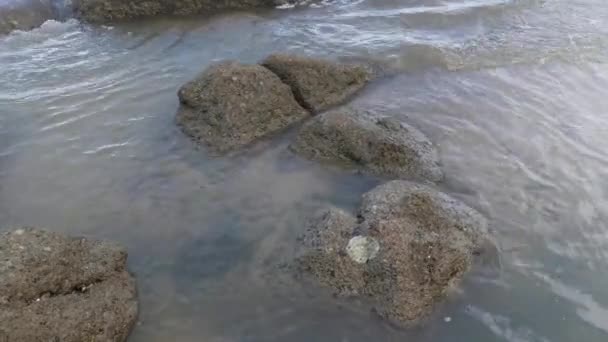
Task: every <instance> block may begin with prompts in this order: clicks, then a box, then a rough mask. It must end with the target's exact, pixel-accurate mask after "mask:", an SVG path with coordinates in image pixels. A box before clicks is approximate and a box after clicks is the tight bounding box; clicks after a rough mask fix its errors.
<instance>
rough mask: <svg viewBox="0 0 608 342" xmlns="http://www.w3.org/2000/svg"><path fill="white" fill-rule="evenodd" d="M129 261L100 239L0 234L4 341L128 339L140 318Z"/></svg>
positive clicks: (0, 333)
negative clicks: (138, 317) (128, 269)
mask: <svg viewBox="0 0 608 342" xmlns="http://www.w3.org/2000/svg"><path fill="white" fill-rule="evenodd" d="M126 259H127V253H126V252H125V251H124V250H123V249H122V248H120V247H118V246H116V245H113V244H111V243H108V242H103V241H93V240H87V239H78V238H70V237H66V236H63V235H60V234H56V233H52V232H48V231H44V230H36V229H32V228H26V229H18V230H16V231H13V232H9V233H3V234H0V275H1V276H0V341H5V340H6V341H62V342H82V341H112V342H115V341H116V342H118V341H126V339H127V337H128V335H129V333H130V331H131V328H132V326H133V324H134V323H135V320H136V318H137V299H136V287H135V280H134V279H133V277H132V276H131V275H130V274H129V273H128V272H127V270H126Z"/></svg>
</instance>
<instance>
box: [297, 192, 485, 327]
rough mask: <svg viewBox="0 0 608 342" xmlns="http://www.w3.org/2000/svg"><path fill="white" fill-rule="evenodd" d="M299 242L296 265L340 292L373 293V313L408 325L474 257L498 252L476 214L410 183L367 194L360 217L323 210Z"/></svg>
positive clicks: (454, 281)
mask: <svg viewBox="0 0 608 342" xmlns="http://www.w3.org/2000/svg"><path fill="white" fill-rule="evenodd" d="M301 241H302V242H303V243H302V244H301V246H302V249H303V251H302V252H301V253H300V256H299V257H298V258H297V260H296V266H297V267H296V269H297V270H298V271H301V272H303V273H304V274H308V275H310V276H312V278H313V279H314V280H316V281H318V282H319V283H320V284H322V285H324V286H326V287H328V288H329V289H331V290H332V291H333V293H334V294H335V295H337V296H341V297H344V296H359V297H364V298H367V299H370V300H371V302H372V303H373V306H374V309H375V311H376V312H377V313H378V314H380V315H381V316H382V317H384V318H386V319H388V320H390V321H392V322H394V323H398V324H402V325H405V326H408V325H412V324H414V323H417V322H419V321H420V320H422V319H424V318H425V317H427V316H428V314H429V313H430V312H431V311H432V309H433V307H434V306H435V305H436V304H438V303H439V302H440V301H441V300H442V299H443V298H444V297H445V296H446V293H447V292H448V290H449V289H450V288H451V287H453V286H454V285H456V284H457V283H458V282H459V281H460V280H461V279H462V277H463V276H464V274H465V273H466V272H467V271H468V270H469V269H470V268H471V266H472V263H473V258H474V256H476V255H479V254H482V253H486V252H489V253H492V252H495V250H494V249H487V250H486V246H489V245H491V244H489V243H488V242H489V241H490V240H489V238H488V229H487V221H486V219H485V218H484V217H483V216H482V215H481V214H479V213H478V212H476V211H475V210H474V209H471V208H470V207H468V206H467V205H465V204H464V203H461V202H460V201H457V200H455V199H453V198H451V197H450V196H448V195H446V194H444V193H441V192H438V191H437V190H434V189H433V188H431V187H429V186H426V185H420V184H416V183H412V182H407V181H391V182H388V183H386V184H384V185H381V186H379V187H377V188H375V189H373V190H372V191H370V192H368V193H367V194H365V195H364V196H363V201H362V205H361V207H360V209H359V213H358V220H357V219H355V217H354V216H353V215H350V214H348V213H345V212H343V211H341V210H337V209H330V210H328V211H327V212H326V213H324V214H323V215H322V216H321V217H320V219H317V220H315V221H314V222H313V224H312V225H311V226H310V227H309V228H308V230H307V232H306V233H305V235H304V236H303V237H302V239H301ZM311 242H312V243H311ZM354 251H356V252H354Z"/></svg>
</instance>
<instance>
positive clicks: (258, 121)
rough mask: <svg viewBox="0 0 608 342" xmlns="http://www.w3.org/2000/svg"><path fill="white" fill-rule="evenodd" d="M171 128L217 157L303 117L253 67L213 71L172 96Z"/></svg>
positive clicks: (268, 75) (265, 73)
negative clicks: (174, 98)
mask: <svg viewBox="0 0 608 342" xmlns="http://www.w3.org/2000/svg"><path fill="white" fill-rule="evenodd" d="M178 96H179V100H180V103H181V105H180V109H179V111H178V113H177V123H178V125H179V126H180V127H181V128H182V130H183V131H184V132H185V133H186V134H187V135H188V136H190V137H192V138H193V139H194V140H196V141H198V142H201V143H203V144H205V145H207V146H208V147H209V149H210V151H211V152H215V153H223V152H227V151H229V150H233V149H235V148H237V147H241V146H243V145H246V144H248V143H251V142H253V141H254V140H256V139H258V138H261V137H264V136H267V135H269V134H271V133H273V132H277V131H279V130H282V129H284V128H286V127H287V126H289V125H291V124H293V123H295V122H298V121H300V120H302V119H304V118H306V117H308V116H309V113H308V112H307V111H306V110H305V109H304V108H302V107H300V105H298V103H297V102H296V100H295V98H294V97H293V93H292V92H291V89H290V88H289V87H288V86H287V85H285V84H284V83H283V82H281V80H280V79H279V78H278V77H277V76H276V75H275V74H273V73H272V72H271V71H270V70H268V69H266V68H264V67H262V66H259V65H243V64H239V63H236V62H225V63H220V64H217V65H214V66H212V67H210V68H209V69H207V70H206V71H205V72H203V73H202V74H201V75H199V77H197V78H196V79H195V80H193V81H191V82H189V83H187V84H186V85H184V86H183V87H182V88H181V89H180V90H179V93H178Z"/></svg>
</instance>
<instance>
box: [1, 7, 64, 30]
mask: <svg viewBox="0 0 608 342" xmlns="http://www.w3.org/2000/svg"><path fill="white" fill-rule="evenodd" d="M54 17H55V13H54V10H53V6H52V3H51V1H50V0H17V1H9V2H6V3H4V2H1V1H0V34H6V33H9V32H11V31H13V30H31V29H33V28H35V27H38V26H40V25H42V23H44V22H45V21H47V20H49V19H53V18H54Z"/></svg>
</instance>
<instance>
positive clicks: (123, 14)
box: [73, 0, 290, 23]
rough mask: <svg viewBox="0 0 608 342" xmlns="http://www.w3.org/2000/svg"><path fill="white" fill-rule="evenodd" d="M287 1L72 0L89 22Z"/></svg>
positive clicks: (278, 3) (185, 13)
mask: <svg viewBox="0 0 608 342" xmlns="http://www.w3.org/2000/svg"><path fill="white" fill-rule="evenodd" d="M288 1H290V0H73V7H74V12H75V13H76V15H77V16H78V17H80V18H83V19H85V20H87V21H89V22H94V23H105V22H112V21H120V20H128V19H136V18H143V17H153V16H158V15H192V14H204V13H210V12H214V11H220V10H228V9H250V8H256V7H274V6H277V5H281V4H284V3H285V2H288Z"/></svg>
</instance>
